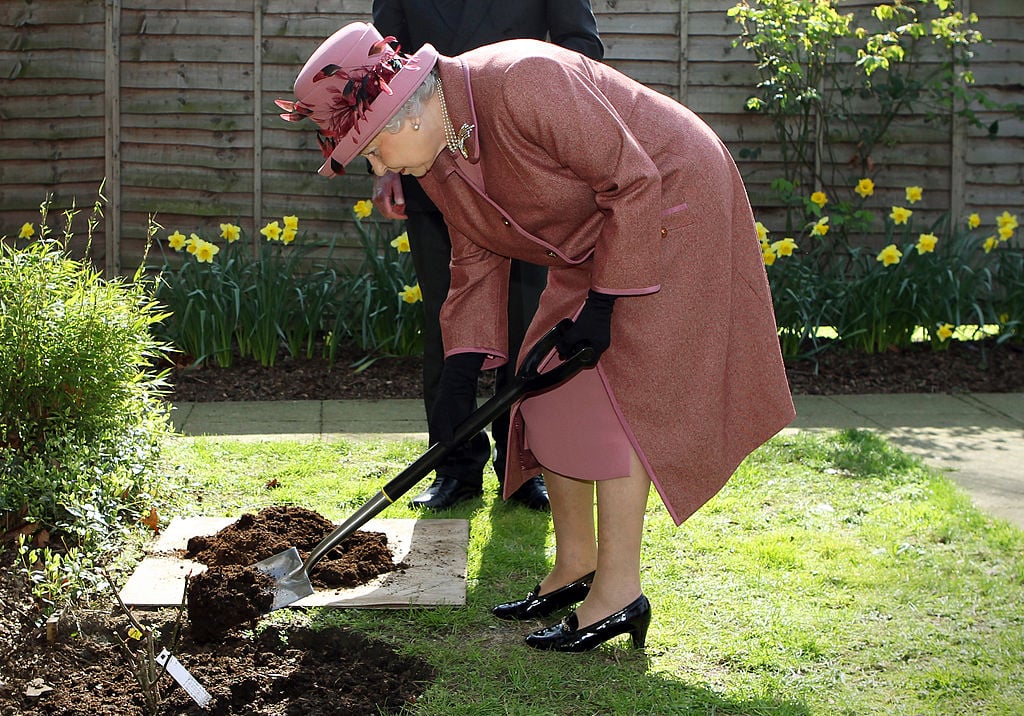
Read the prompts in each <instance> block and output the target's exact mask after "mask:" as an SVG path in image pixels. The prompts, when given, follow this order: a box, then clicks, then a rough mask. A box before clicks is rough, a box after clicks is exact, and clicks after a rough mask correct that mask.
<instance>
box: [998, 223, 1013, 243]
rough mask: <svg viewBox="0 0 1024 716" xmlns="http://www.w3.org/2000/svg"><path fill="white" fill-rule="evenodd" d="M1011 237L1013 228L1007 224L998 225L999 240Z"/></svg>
mask: <svg viewBox="0 0 1024 716" xmlns="http://www.w3.org/2000/svg"><path fill="white" fill-rule="evenodd" d="M1012 238H1013V229H1012V228H1010V226H1009V225H1007V226H1000V227H999V240H1000V241H1009V240H1010V239H1012Z"/></svg>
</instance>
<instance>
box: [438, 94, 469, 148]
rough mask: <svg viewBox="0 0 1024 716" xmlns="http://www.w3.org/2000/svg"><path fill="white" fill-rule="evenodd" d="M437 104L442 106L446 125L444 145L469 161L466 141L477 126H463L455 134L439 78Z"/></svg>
mask: <svg viewBox="0 0 1024 716" xmlns="http://www.w3.org/2000/svg"><path fill="white" fill-rule="evenodd" d="M437 102H438V104H440V105H441V119H442V122H441V123H442V124H443V125H444V143H445V144H446V145H447V147H448V151H449V152H451V153H452V154H455V152H458V153H459V154H461V155H462V158H463V159H469V153H468V152H467V151H466V140H467V139H469V137H470V136H471V135H472V134H473V130H474V129H476V125H475V124H463V125H462V127H461V128H460V129H459V133H458V134H455V127H453V126H452V120H451V118H450V117H449V116H448V105H447V104H446V103H445V101H444V89H442V87H441V78H440V77H438V78H437Z"/></svg>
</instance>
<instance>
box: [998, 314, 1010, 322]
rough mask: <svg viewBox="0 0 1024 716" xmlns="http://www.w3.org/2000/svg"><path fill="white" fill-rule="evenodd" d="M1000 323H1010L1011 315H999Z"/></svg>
mask: <svg viewBox="0 0 1024 716" xmlns="http://www.w3.org/2000/svg"><path fill="white" fill-rule="evenodd" d="M999 322H1000V323H1009V322H1010V314H1009V313H1000V314H999Z"/></svg>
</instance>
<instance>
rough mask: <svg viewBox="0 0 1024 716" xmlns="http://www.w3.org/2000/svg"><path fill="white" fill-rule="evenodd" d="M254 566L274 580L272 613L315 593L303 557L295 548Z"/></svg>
mask: <svg viewBox="0 0 1024 716" xmlns="http://www.w3.org/2000/svg"><path fill="white" fill-rule="evenodd" d="M253 566H254V567H255V568H256V569H258V570H260V571H261V572H264V573H265V574H268V575H269V576H271V577H273V579H274V603H273V605H272V606H271V607H270V611H274V610H275V609H280V608H281V607H286V606H288V605H289V604H291V603H293V602H297V601H299V600H300V599H302V598H303V597H308V596H309V595H310V594H312V593H313V584H312V583H311V582H310V581H309V575H308V574H306V570H305V567H304V565H303V563H302V557H300V556H299V550H297V549H296V548H295V547H290V548H289V549H286V550H285V551H284V552H278V553H277V554H274V555H271V556H270V557H267V558H266V559H261V560H260V561H259V562H257V563H256V564H254V565H253Z"/></svg>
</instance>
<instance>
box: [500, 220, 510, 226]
mask: <svg viewBox="0 0 1024 716" xmlns="http://www.w3.org/2000/svg"><path fill="white" fill-rule="evenodd" d="M501 223H503V224H504V225H505V226H512V222H511V221H509V220H508V219H502V220H501Z"/></svg>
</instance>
